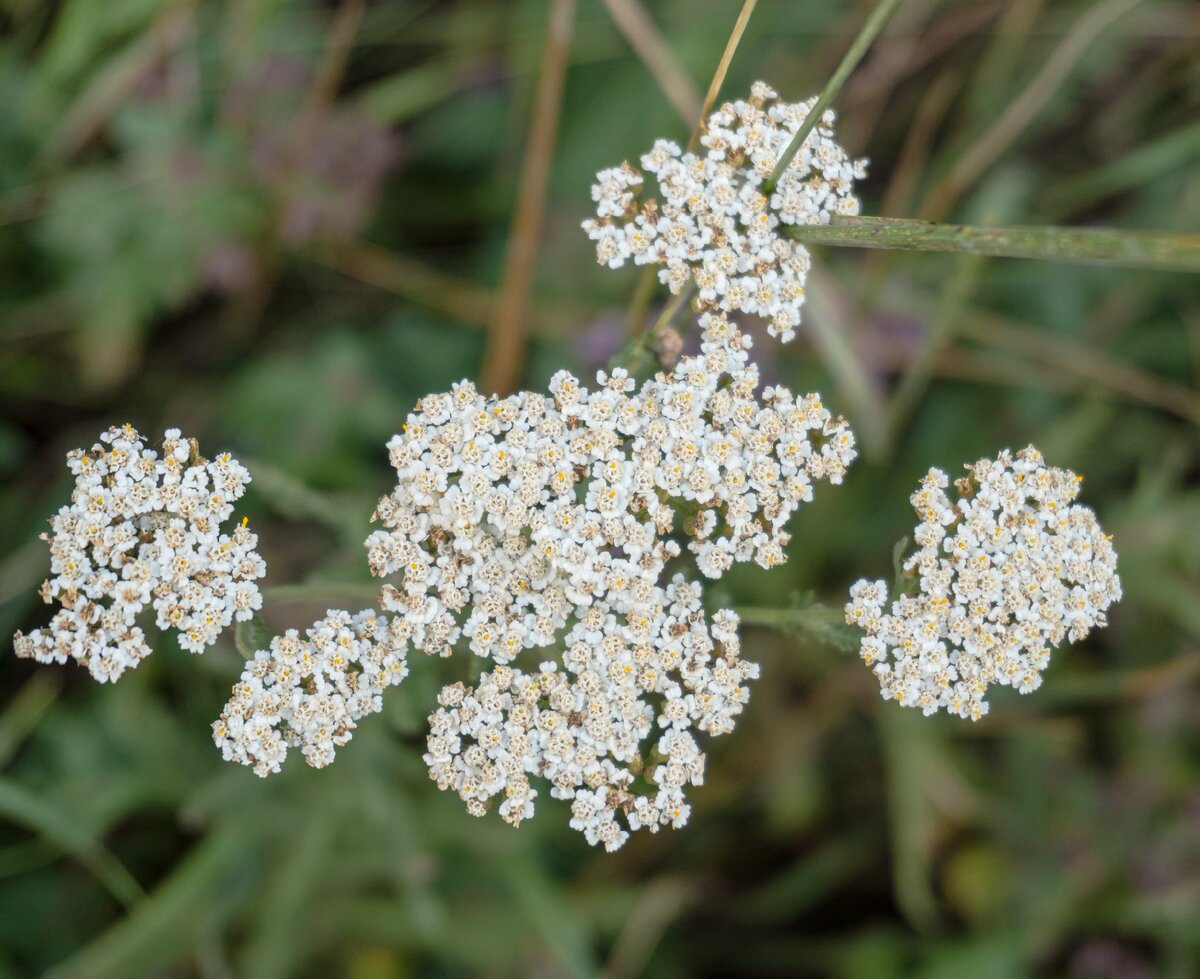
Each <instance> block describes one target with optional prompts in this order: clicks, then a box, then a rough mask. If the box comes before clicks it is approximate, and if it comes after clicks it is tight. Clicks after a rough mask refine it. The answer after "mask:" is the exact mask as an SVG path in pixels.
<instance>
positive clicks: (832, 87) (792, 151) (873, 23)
mask: <svg viewBox="0 0 1200 979" xmlns="http://www.w3.org/2000/svg"><path fill="white" fill-rule="evenodd" d="M899 6H900V0H879V3H878V4H877V5H876V7H875V9H874V10H872V11H871V16H870V17H868V18H867V22H866V23H865V24H863V27H862V30H861V31H859V32H858V37H856V38H855V39H854V43H853V44H851V45H850V50H849V51H847V52H846V56H845V57H844V58H842V62H841V64H839V65H838V66H837V69H836V70H835V71H834V73H833V75H832V76H830V79H829V81H828V82H826V83H825V87H824V88H823V89H821V94H820V95H819V96H817V104H816V105H814V106H813V108H812V111H811V112H809V114H808V115H807V116H805V118H804V122H803V123H801V124H800V128H799V129H797V130H796V135H794V136H793V137H792V141H791V142H790V143H788V145H787V148H786V149H785V150H784V151H783V155H782V156H780V157H779V162H778V163H776V164H775V169H774V170H772V171H771V176H770V177H769V178H768V179H767V182H766V184H764V186H763V189H764V190H765V191H766V192H767V193H770V192H771V191H772V190H773V189H774V188H775V185H776V184H777V183H778V182H779V178H780V177H782V176H783V172H784V171H785V170H786V169H787V168H788V164H789V163H791V162H792V158H793V157H794V156H795V155H796V154H797V153H798V152H799V151H800V147H801V146H803V145H804V141H805V140H806V139H808V134H809V133H811V132H812V131H813V129H814V128H816V125H817V123H818V122H819V121H820V120H821V116H822V115H823V114H824V113H825V110H826V109H828V108H829V105H830V103H831V102H832V101H833V100H834V99H835V98H837V95H838V92H840V91H841V90H842V86H843V85H844V84H845V83H846V79H847V78H849V77H850V72H852V71H854V69H855V68H856V67H858V63H859V62H860V61H862V58H863V55H864V54H866V53H867V49H868V48H869V47H870V46H871V44H872V43H873V42H874V41H875V38H877V37H878V36H879V32H880V31H882V30H883V28H884V25H885V24H887V22H888V20H889V19H890V18H891V16H892V14H894V13H895V12H896V8H897V7H899Z"/></svg>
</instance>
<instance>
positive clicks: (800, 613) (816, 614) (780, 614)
mask: <svg viewBox="0 0 1200 979" xmlns="http://www.w3.org/2000/svg"><path fill="white" fill-rule="evenodd" d="M735 611H736V612H737V615H738V618H739V619H741V621H742V622H743V624H745V625H761V626H769V627H772V628H776V629H803V628H806V627H811V626H829V625H838V624H841V623H842V622H843V620H844V618H845V613H844V612H843V611H842V610H841V609H840V608H834V607H832V606H830V605H806V606H804V607H803V608H769V607H765V606H753V605H752V606H749V607H747V606H741V605H739V606H737V607H736V608H735Z"/></svg>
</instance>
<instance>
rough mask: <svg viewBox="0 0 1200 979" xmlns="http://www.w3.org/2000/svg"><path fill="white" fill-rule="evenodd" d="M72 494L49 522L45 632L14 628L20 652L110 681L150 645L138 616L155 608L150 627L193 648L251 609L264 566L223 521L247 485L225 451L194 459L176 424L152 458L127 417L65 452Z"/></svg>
mask: <svg viewBox="0 0 1200 979" xmlns="http://www.w3.org/2000/svg"><path fill="white" fill-rule="evenodd" d="M67 465H68V467H69V469H70V470H71V472H72V474H73V475H74V476H75V489H74V491H73V493H72V494H71V503H70V504H69V505H68V506H65V507H63V508H62V509H60V510H59V511H58V513H57V514H56V515H55V516H54V517H53V518H52V519H51V521H50V526H51V528H52V530H53V534H52V535H43V539H44V540H47V541H48V542H49V545H50V570H51V574H52V577H51V578H49V579H48V580H47V581H46V582H45V583H44V584H43V585H42V588H41V596H42V599H43V600H44V601H45V602H46V603H47V604H50V603H54V602H57V603H58V604H59V605H60V606H61V608H60V609H59V611H58V612H56V613H55V615H54V617H53V618H52V619H51V620H50V624H49V626H47V627H46V628H44V629H35V630H33V631H32V632H31V633H30V634H29V635H27V636H26V635H22V634H21V633H19V632H18V633H17V634H16V637H15V640H14V649H15V651H16V654H17V655H18V656H24V657H30V658H32V659H36V660H38V661H40V662H43V663H65V662H66V661H67V660H68V659H74V660H77V661H78V662H79V663H80V664H82V665H83V666H86V667H87V668H88V670H90V671H91V674H92V676H94V677H95V678H96V679H97V680H99V681H101V682H102V683H103V682H107V681H109V680H116V679H118V678H119V677H120V676H121V674H122V673H124V672H125V670H127V669H132V668H133V667H135V666H137V665H138V663H140V662H141V661H142V659H144V658H145V657H146V656H148V655H149V654H150V647H149V646H148V645H147V643H146V639H145V636H144V634H143V632H142V629H141V628H140V627H139V626H138V625H137V624H136V620H137V617H138V615H139V613H141V612H142V610H143V609H145V608H148V607H149V608H153V610H154V612H155V613H156V624H157V626H158V628H160V629H173V630H175V631H177V632H178V633H179V644H180V645H181V646H182V647H183V648H184V649H187V650H189V651H191V652H194V653H199V652H203V651H204V649H205V648H206V647H207V646H210V645H211V644H212V643H213V642H215V641H216V639H217V636H218V635H219V634H220V632H221V630H222V629H224V628H225V627H226V626H228V625H229V624H230V623H231V622H233V620H234V619H239V620H244V619H248V618H250V617H251V616H252V615H253V613H254V610H255V609H257V608H259V607H261V605H262V596H261V595H260V594H259V590H258V586H257V584H256V582H257V580H258V579H259V578H261V577H262V576H263V574H264V573H265V571H266V564H265V563H264V561H263V559H262V558H261V557H260V556H259V554H258V553H257V551H256V550H255V547H256V546H257V543H258V538H257V537H256V536H255V535H254V534H253V533H251V532H250V531H249V530H248V529H247V528H246V526H245V523H244V522H243V524H242V525H241V526H239V527H236V528H235V529H234V530H233V531H232V532H231V533H223V532H222V530H221V525H222V523H223V522H224V521H225V520H227V519H228V518H229V517H230V515H231V514H232V512H233V504H234V503H235V502H236V501H237V500H238V499H239V498H240V497H241V495H242V493H243V492H245V485H246V483H247V482H249V481H250V476H249V473H247V472H246V470H245V469H244V468H243V467H242V466H241V465H239V464H238V462H237V461H236V460H234V459H233V458H232V457H230V455H229V454H228V453H223V454H222V455H220V456H218V457H217V458H216V459H215V460H213V461H212V462H209V461H207V460H205V459H202V458H201V457H200V455H199V451H198V448H197V446H196V443H195V442H194V441H193V440H190V439H188V440H185V439H184V438H183V437H182V436H181V435H180V433H179V430H178V429H169V430H168V431H167V432H166V435H165V437H164V441H163V445H162V455H161V457H160V456H159V455H158V454H157V453H155V452H154V451H153V450H151V449H148V448H147V447H146V445H145V444H144V442H143V441H142V437H141V436H140V435H139V434H138V433H137V432H136V431H135V430H134V429H133V428H132V426H129V425H126V426H124V427H123V428H110V429H109V430H108V431H107V432H105V433H104V434H103V435H101V436H100V441H99V442H98V443H97V444H96V445H94V446H92V448H90V449H88V450H87V451H86V452H85V451H83V450H82V449H76V450H74V451H72V452H71V453H69V454H68V456H67Z"/></svg>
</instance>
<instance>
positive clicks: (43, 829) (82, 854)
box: [0, 778, 145, 907]
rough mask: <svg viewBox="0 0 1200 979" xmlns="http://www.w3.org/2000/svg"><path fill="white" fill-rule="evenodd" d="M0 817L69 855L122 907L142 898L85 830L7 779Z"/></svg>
mask: <svg viewBox="0 0 1200 979" xmlns="http://www.w3.org/2000/svg"><path fill="white" fill-rule="evenodd" d="M0 817H3V818H5V819H9V820H11V821H12V822H14V823H19V824H20V825H22V826H25V827H27V828H29V829H31V830H33V831H34V832H36V833H38V834H39V835H40V836H42V838H43V839H45V840H47V841H48V842H50V843H53V844H54V845H55V846H57V847H59V848H60V849H61V850H63V851H65V852H66V853H69V854H70V855H71V856H73V857H74V858H75V859H76V860H78V861H79V862H80V863H81V864H83V865H84V866H85V867H87V868H88V870H90V871H91V872H92V874H94V875H95V877H96V879H97V880H98V881H100V883H101V884H103V885H104V886H105V888H107V889H108V891H109V892H110V893H111V894H112V896H113V897H115V898H116V899H117V900H118V901H120V902H121V903H122V904H123V905H125V906H126V907H131V906H133V905H135V904H137V903H138V902H139V901H140V900H141V899H142V898H143V897H144V896H145V895H144V892H143V891H142V888H141V886H140V885H139V884H138V882H137V881H136V880H134V878H133V875H132V874H131V873H130V872H129V871H128V870H126V869H125V867H124V865H123V864H122V863H121V862H120V861H119V860H118V859H117V858H116V857H114V856H113V855H112V853H110V852H109V851H108V850H107V849H106V848H105V847H104V845H103V844H102V843H101V842H100V841H99V840H97V839H96V838H95V837H94V836H93V835H92V834H91V833H90V832H89V831H88V830H87V829H85V828H84V827H82V826H80V825H79V824H78V823H76V822H74V821H73V820H72V819H71V818H70V816H67V815H65V814H64V813H62V812H61V811H60V810H59V809H57V808H55V807H54V806H52V805H50V804H49V803H47V802H44V801H42V800H41V799H39V798H38V797H37V796H36V795H34V794H33V793H32V792H30V791H29V790H27V789H25V788H24V787H23V786H20V785H17V784H16V783H15V782H12V781H10V780H9V779H2V778H0Z"/></svg>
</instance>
